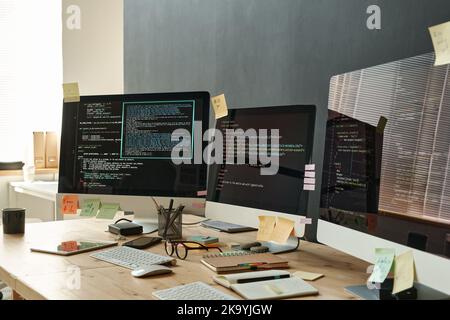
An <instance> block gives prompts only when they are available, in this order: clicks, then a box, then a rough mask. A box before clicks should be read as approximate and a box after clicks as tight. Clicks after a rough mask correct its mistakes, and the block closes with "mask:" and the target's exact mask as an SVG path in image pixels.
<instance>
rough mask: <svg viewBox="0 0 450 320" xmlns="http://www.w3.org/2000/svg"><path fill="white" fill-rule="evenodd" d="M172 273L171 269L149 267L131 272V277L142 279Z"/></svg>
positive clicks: (158, 266)
mask: <svg viewBox="0 0 450 320" xmlns="http://www.w3.org/2000/svg"><path fill="white" fill-rule="evenodd" d="M171 272H173V271H172V269H170V268H168V267H165V266H161V265H151V266H148V267H144V268H138V269H136V270H133V271H131V275H132V276H133V277H136V278H144V277H150V276H157V275H160V274H166V273H171Z"/></svg>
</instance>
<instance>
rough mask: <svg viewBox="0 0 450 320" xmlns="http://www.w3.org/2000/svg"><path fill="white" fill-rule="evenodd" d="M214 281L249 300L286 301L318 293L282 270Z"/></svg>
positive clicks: (239, 274) (236, 274)
mask: <svg viewBox="0 0 450 320" xmlns="http://www.w3.org/2000/svg"><path fill="white" fill-rule="evenodd" d="M214 281H215V282H217V283H218V284H220V285H222V286H224V287H227V288H230V289H232V290H233V291H235V292H236V293H238V294H239V295H241V296H242V297H244V298H245V299H249V300H269V299H286V298H293V297H301V296H308V295H316V294H318V293H319V292H318V291H317V289H316V288H314V287H313V286H311V285H310V284H308V283H306V282H305V281H303V280H302V279H300V278H297V277H292V276H291V274H290V273H289V272H287V271H283V270H268V271H257V272H245V273H235V274H230V275H219V276H215V277H214Z"/></svg>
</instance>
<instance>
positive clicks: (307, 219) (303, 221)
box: [300, 218, 312, 224]
mask: <svg viewBox="0 0 450 320" xmlns="http://www.w3.org/2000/svg"><path fill="white" fill-rule="evenodd" d="M300 224H312V219H311V218H300Z"/></svg>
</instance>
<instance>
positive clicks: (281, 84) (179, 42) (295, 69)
mask: <svg viewBox="0 0 450 320" xmlns="http://www.w3.org/2000/svg"><path fill="white" fill-rule="evenodd" d="M372 4H377V5H379V6H380V7H381V9H382V30H375V31H370V30H368V29H367V27H366V20H367V18H368V16H369V15H368V14H367V13H366V9H367V7H368V6H369V5H372ZM448 20H450V1H448V0H428V1H424V0H384V1H381V0H125V35H124V42H125V52H124V56H125V92H126V93H137V92H164V91H187V90H208V91H210V92H211V94H213V95H214V94H216V93H221V92H225V93H226V95H227V100H228V104H229V106H230V107H251V106H263V105H264V106H267V105H284V104H315V105H317V107H318V120H317V123H316V137H315V150H314V162H315V163H317V165H318V166H319V168H320V167H321V164H322V154H323V145H324V131H325V130H324V128H325V121H326V114H327V101H328V88H329V82H330V77H331V76H333V75H335V74H339V73H343V72H347V71H351V70H357V69H361V68H364V67H368V66H373V65H377V64H381V63H384V62H388V61H393V60H397V59H400V58H405V57H410V56H414V55H418V54H421V53H425V52H430V51H432V50H433V49H432V43H431V40H430V37H429V33H428V27H429V26H431V25H435V24H438V23H442V22H445V21H448ZM319 178H321V176H320V175H319ZM310 198H311V201H310V204H309V207H310V210H309V215H310V216H317V215H318V207H319V198H320V193H319V192H315V193H313V194H312V195H311V197H310ZM314 234H315V232H314V227H312V228H309V229H308V236H309V238H313V237H314Z"/></svg>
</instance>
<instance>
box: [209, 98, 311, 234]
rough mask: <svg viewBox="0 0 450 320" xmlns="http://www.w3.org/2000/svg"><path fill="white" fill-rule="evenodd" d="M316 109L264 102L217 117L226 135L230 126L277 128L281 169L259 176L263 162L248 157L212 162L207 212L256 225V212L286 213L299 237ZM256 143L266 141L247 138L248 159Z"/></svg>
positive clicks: (259, 148) (235, 128) (284, 214)
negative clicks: (242, 160)
mask: <svg viewBox="0 0 450 320" xmlns="http://www.w3.org/2000/svg"><path fill="white" fill-rule="evenodd" d="M315 114H316V109H315V106H301V105H296V106H282V107H262V108H249V109H233V110H230V112H229V115H228V116H227V117H225V118H222V119H220V120H218V121H217V125H216V128H217V129H218V130H219V131H220V132H222V133H224V134H223V135H224V136H225V135H226V131H227V130H229V129H232V130H238V129H242V130H243V131H247V130H249V129H250V130H251V129H255V131H256V132H260V131H259V130H261V129H262V130H264V129H267V130H268V131H267V133H268V135H270V132H271V131H272V130H274V129H275V130H279V143H278V147H279V150H278V151H279V153H278V161H279V168H278V170H277V172H276V174H274V175H262V174H261V173H262V171H261V167H262V166H261V165H251V164H248V162H247V164H230V163H224V164H214V165H211V166H210V173H209V183H208V197H207V203H206V217H207V218H211V219H217V220H221V221H225V222H230V223H238V224H241V225H246V226H249V227H258V224H259V220H258V216H261V215H276V216H284V217H287V218H289V219H291V220H294V221H295V231H296V235H297V236H298V237H302V236H303V235H304V230H305V228H304V225H303V224H301V223H300V222H301V221H300V218H301V217H305V216H306V210H307V201H308V192H309V191H305V190H304V177H305V165H307V164H310V161H311V156H312V150H313V138H314V126H315ZM259 137H260V138H261V137H263V136H261V135H259ZM256 145H257V147H258V150H261V148H263V149H264V147H265V146H266V144H265V143H264V140H258V142H257V143H253V144H252V143H250V139H248V140H247V146H246V147H245V152H246V159H248V158H249V152H250V153H251V152H252V150H253V152H254V151H255V150H256ZM269 149H270V148H269ZM249 150H250V151H249ZM274 151H275V149H274ZM276 154H277V152H276V151H275V152H274V155H276ZM224 158H226V152H224Z"/></svg>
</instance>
